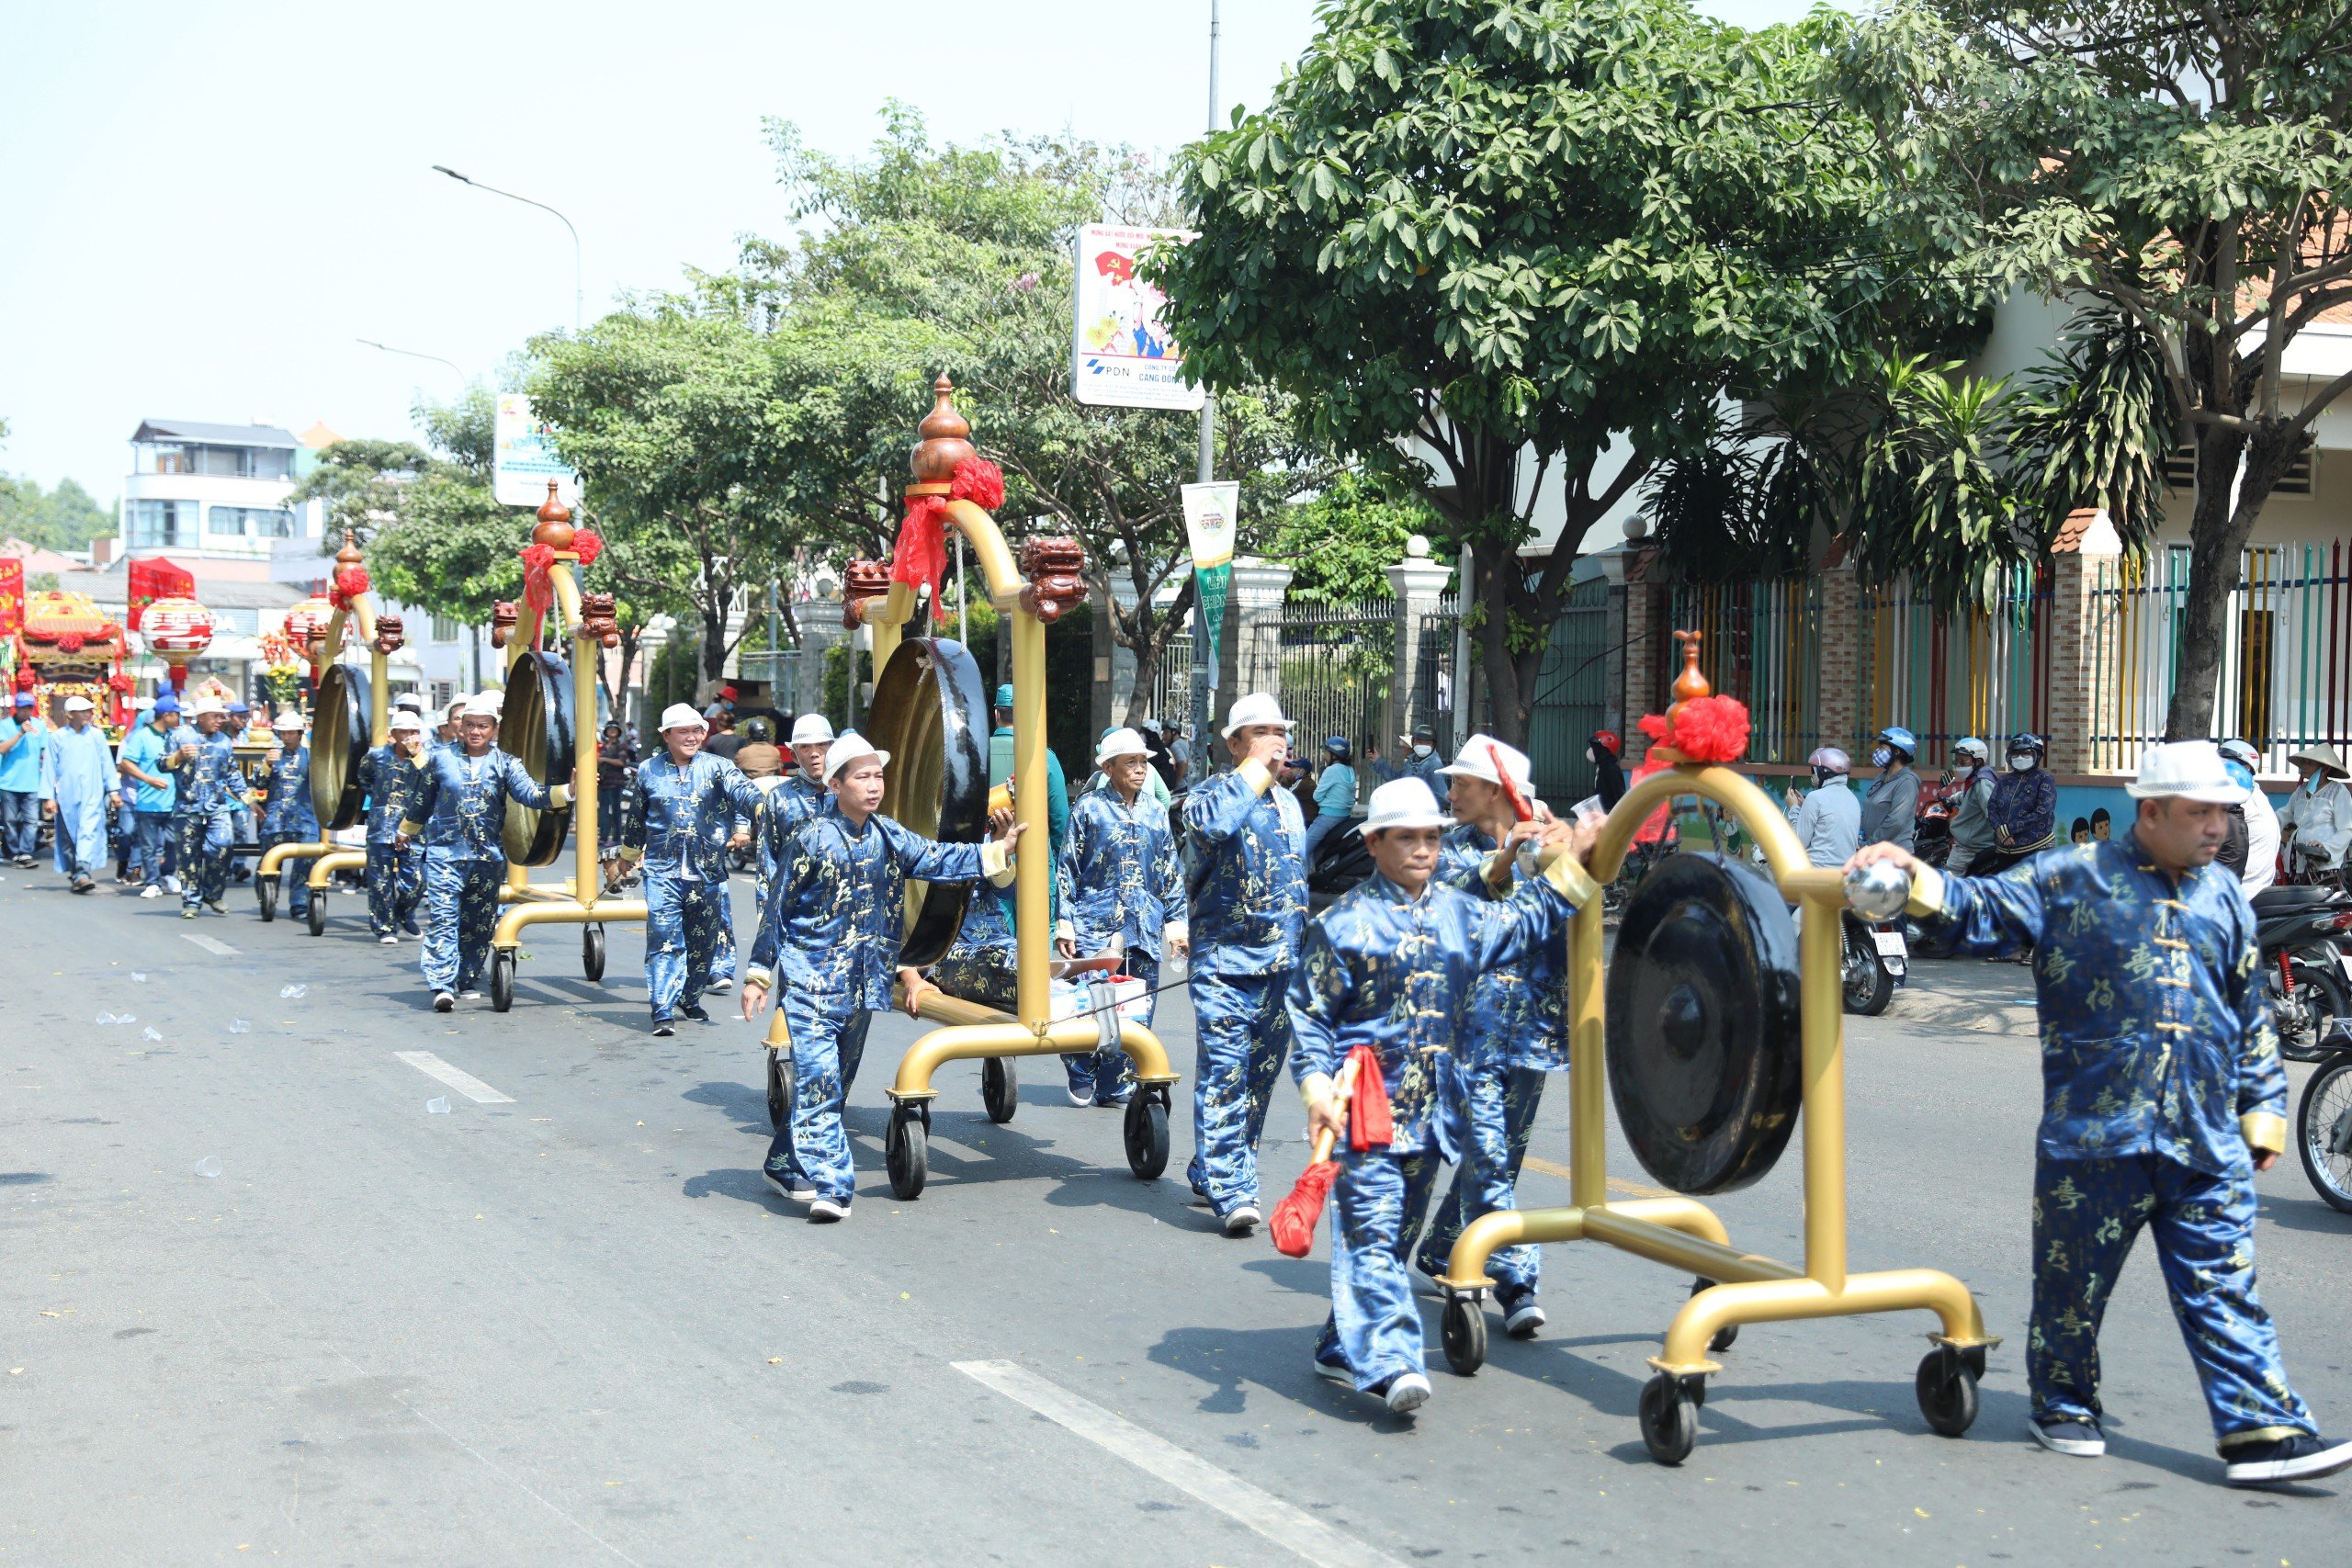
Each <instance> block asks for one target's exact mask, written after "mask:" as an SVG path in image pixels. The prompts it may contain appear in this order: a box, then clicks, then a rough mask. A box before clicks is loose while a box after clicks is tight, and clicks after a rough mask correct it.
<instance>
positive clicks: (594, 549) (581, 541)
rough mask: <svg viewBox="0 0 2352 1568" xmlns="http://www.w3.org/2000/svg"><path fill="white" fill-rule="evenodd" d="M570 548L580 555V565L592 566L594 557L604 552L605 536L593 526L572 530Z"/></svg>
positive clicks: (594, 562) (594, 561) (594, 560)
mask: <svg viewBox="0 0 2352 1568" xmlns="http://www.w3.org/2000/svg"><path fill="white" fill-rule="evenodd" d="M571 548H572V551H573V553H574V554H576V555H578V556H579V557H580V564H581V565H582V566H594V565H595V564H596V558H597V557H598V556H600V555H603V554H604V553H605V536H603V535H602V534H599V533H597V532H596V530H594V528H576V529H574V530H572V535H571Z"/></svg>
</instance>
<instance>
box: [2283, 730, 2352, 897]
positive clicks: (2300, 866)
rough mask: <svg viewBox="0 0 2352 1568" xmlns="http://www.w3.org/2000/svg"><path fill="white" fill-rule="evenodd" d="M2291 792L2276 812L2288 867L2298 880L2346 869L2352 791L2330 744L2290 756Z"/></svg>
mask: <svg viewBox="0 0 2352 1568" xmlns="http://www.w3.org/2000/svg"><path fill="white" fill-rule="evenodd" d="M2287 761H2290V762H2292V763H2293V764H2294V765H2295V773H2296V774H2297V780H2298V782H2297V783H2296V785H2295V793H2294V794H2292V795H2289V796H2288V797H2287V804H2286V805H2285V806H2284V807H2281V808H2280V809H2279V812H2278V832H2279V836H2280V838H2281V839H2282V840H2284V841H2285V844H2286V848H2287V865H2288V869H2290V871H2292V872H2293V873H2294V874H2296V875H2297V876H2299V877H2312V876H2328V875H2333V874H2335V873H2336V872H2339V871H2341V870H2342V869H2343V868H2344V852H2345V849H2346V846H2348V845H2352V790H2347V789H2346V788H2345V787H2344V781H2345V779H2346V777H2347V776H2352V774H2347V773H2346V771H2345V767H2344V759H2343V758H2341V757H2339V756H2337V755H2336V754H2335V747H2333V746H2326V745H2320V746H2307V747H2305V748H2304V749H2303V750H2300V751H2295V752H2290V754H2289V755H2288V758H2287Z"/></svg>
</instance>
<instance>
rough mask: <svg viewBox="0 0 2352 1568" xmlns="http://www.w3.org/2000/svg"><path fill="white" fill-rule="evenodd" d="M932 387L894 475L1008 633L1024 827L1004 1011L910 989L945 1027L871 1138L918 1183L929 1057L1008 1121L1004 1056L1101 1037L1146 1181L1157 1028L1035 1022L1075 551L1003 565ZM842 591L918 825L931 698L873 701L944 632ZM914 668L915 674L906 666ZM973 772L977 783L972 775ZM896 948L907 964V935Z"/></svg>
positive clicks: (887, 600)
mask: <svg viewBox="0 0 2352 1568" xmlns="http://www.w3.org/2000/svg"><path fill="white" fill-rule="evenodd" d="M933 392H934V394H935V398H936V401H935V404H934V406H933V409H932V412H931V413H930V414H929V415H928V416H927V417H926V418H925V419H924V420H923V422H922V426H921V434H922V437H923V439H922V441H921V443H919V444H918V445H917V446H916V447H915V449H914V455H913V461H912V467H913V469H914V477H915V481H916V482H915V483H913V484H911V485H910V486H909V487H908V488H907V492H906V493H907V495H908V498H909V499H910V500H914V499H916V498H920V497H925V496H945V497H949V499H948V501H947V502H946V513H945V518H946V521H947V522H948V523H950V524H952V525H954V526H955V527H956V529H957V530H958V531H960V532H961V533H962V535H963V536H964V540H965V543H966V544H967V546H968V547H970V549H971V552H972V556H973V558H974V559H975V560H976V561H977V562H978V566H979V569H980V574H981V576H982V578H983V579H984V580H985V581H986V583H987V585H988V593H989V602H990V603H991V604H994V605H995V606H996V608H997V610H998V612H999V613H1000V614H1001V615H1003V616H1004V618H1005V622H1006V624H1007V625H1008V626H1010V627H1011V630H1012V695H1013V710H1012V758H1013V761H1012V773H1013V777H1014V779H1015V780H1016V781H1018V783H1019V784H1020V785H1021V786H1022V787H1020V788H1019V789H1018V790H1017V791H1016V792H1015V795H1014V802H1013V809H1014V810H1015V812H1016V813H1017V814H1018V820H1019V821H1020V822H1021V824H1022V825H1023V829H1024V831H1023V833H1022V836H1021V842H1020V844H1019V846H1018V847H1017V848H1016V849H1015V851H1014V880H1013V917H1014V926H1013V930H1014V936H1015V941H1016V944H1017V949H1018V957H1017V959H1016V963H1015V985H1016V994H1015V1006H1014V1013H1013V1016H1010V1017H1008V1016H1007V1015H1006V1014H1004V1013H1002V1012H1000V1011H998V1010H995V1009H993V1008H989V1007H984V1006H982V1005H980V1004H979V1003H977V1002H971V1001H967V1000H964V999H962V998H956V997H951V996H949V995H947V994H946V993H945V992H944V991H941V990H938V989H936V988H933V987H925V988H923V989H922V990H921V991H920V992H918V993H917V996H916V998H915V1004H914V1010H915V1015H916V1016H917V1017H919V1018H924V1019H929V1020H931V1021H934V1022H937V1023H940V1024H944V1025H945V1026H946V1027H944V1028H940V1029H934V1030H933V1031H931V1032H929V1033H927V1034H925V1035H923V1036H922V1038H921V1039H919V1040H917V1041H916V1042H915V1043H914V1044H913V1045H912V1046H911V1047H910V1048H909V1050H908V1052H907V1054H906V1055H905V1056H904V1057H903V1058H901V1059H900V1061H899V1072H898V1077H897V1078H896V1079H895V1080H894V1081H893V1082H892V1083H891V1085H890V1089H889V1095H890V1107H891V1109H890V1123H889V1128H888V1136H887V1138H886V1141H885V1145H884V1146H885V1149H886V1152H887V1155H888V1168H889V1173H890V1189H891V1190H892V1191H893V1192H895V1193H897V1194H898V1196H899V1198H901V1199H912V1198H914V1197H915V1196H916V1195H918V1194H919V1193H921V1192H922V1189H923V1183H924V1181H925V1179H926V1178H927V1172H928V1162H929V1144H930V1132H931V1102H932V1100H933V1098H934V1097H935V1096H936V1094H937V1092H938V1091H937V1090H936V1089H933V1087H932V1075H933V1073H934V1072H935V1071H937V1069H938V1068H939V1066H941V1065H942V1064H943V1063H946V1062H956V1061H978V1062H980V1063H982V1064H983V1066H982V1069H981V1099H982V1102H983V1104H984V1105H985V1106H986V1108H987V1111H988V1115H989V1120H990V1121H993V1122H1009V1121H1011V1120H1012V1115H1013V1111H1014V1110H1015V1109H1016V1107H1017V1106H1018V1103H1019V1100H1018V1093H1017V1089H1016V1086H1015V1083H1014V1078H1013V1072H1012V1059H1013V1058H1015V1057H1020V1056H1053V1055H1059V1054H1061V1053H1063V1052H1074V1051H1092V1050H1095V1049H1097V1048H1099V1047H1100V1046H1102V1045H1103V1044H1105V1043H1116V1044H1117V1045H1118V1046H1119V1047H1120V1048H1121V1049H1123V1050H1125V1052H1126V1054H1127V1055H1129V1056H1131V1057H1133V1058H1134V1060H1135V1066H1136V1093H1135V1098H1134V1099H1133V1100H1129V1101H1128V1102H1127V1108H1126V1120H1125V1145H1126V1154H1127V1166H1128V1168H1129V1169H1131V1170H1133V1171H1134V1172H1135V1174H1136V1176H1137V1177H1138V1178H1139V1179H1143V1180H1145V1181H1151V1180H1156V1179H1158V1178H1159V1174H1160V1173H1161V1172H1162V1171H1164V1170H1165V1169H1167V1168H1168V1107H1169V1100H1170V1089H1172V1087H1173V1086H1174V1084H1175V1082H1176V1074H1175V1071H1174V1070H1173V1069H1172V1068H1170V1066H1169V1065H1168V1053H1167V1052H1166V1051H1165V1050H1164V1049H1162V1048H1161V1046H1160V1043H1159V1038H1158V1036H1156V1035H1154V1034H1153V1033H1152V1032H1151V1031H1150V1030H1148V1029H1147V1028H1145V1027H1144V1026H1143V1025H1142V1024H1139V1023H1136V1022H1132V1021H1128V1020H1125V1019H1122V1018H1120V1017H1119V1016H1118V1015H1117V1014H1116V1013H1115V1012H1106V1013H1103V1014H1100V1015H1098V1016H1094V1017H1081V1018H1076V1019H1069V1020H1065V1021H1062V1022H1059V1023H1055V1022H1052V1021H1050V1014H1051V1002H1050V993H1049V987H1048V981H1049V978H1050V975H1049V969H1048V965H1049V964H1050V962H1051V954H1052V945H1053V928H1052V919H1051V913H1050V911H1051V900H1050V891H1051V888H1052V885H1053V876H1054V867H1053V861H1052V854H1053V846H1052V840H1051V837H1050V833H1049V830H1048V825H1047V818H1046V802H1047V791H1046V625H1047V623H1048V622H1050V621H1053V620H1056V619H1057V618H1059V616H1060V615H1061V614H1062V612H1063V611H1064V609H1066V608H1067V607H1068V605H1069V604H1071V603H1074V602H1075V597H1076V596H1078V595H1081V594H1082V592H1083V590H1082V589H1081V588H1080V586H1079V585H1078V583H1077V581H1076V578H1075V572H1076V570H1077V564H1078V562H1079V561H1080V560H1081V559H1082V558H1080V557H1079V556H1078V555H1077V547H1076V546H1075V545H1074V544H1072V543H1071V542H1069V541H1068V540H1053V539H1032V540H1030V541H1028V542H1027V543H1026V544H1024V545H1023V550H1022V565H1023V569H1024V570H1026V571H1027V572H1028V577H1027V578H1026V579H1024V578H1023V575H1022V573H1021V572H1020V571H1016V570H1014V564H1013V556H1012V550H1011V548H1010V547H1008V546H1007V545H1006V543H1005V539H1004V535H1003V534H1002V533H1001V532H1000V531H999V530H998V528H997V525H996V520H995V519H994V518H992V517H990V516H989V514H988V513H987V512H986V511H984V510H982V509H981V508H980V507H979V506H978V505H976V504H974V503H973V502H970V501H968V500H964V499H960V498H956V497H955V496H954V494H953V491H954V489H955V486H954V484H953V482H952V481H953V480H954V479H955V476H956V468H957V466H958V465H959V464H961V463H963V462H965V461H967V459H969V458H971V457H974V456H975V454H974V452H973V449H972V445H971V443H970V442H969V441H968V440H967V439H966V437H967V435H969V434H970V433H971V426H970V424H969V423H967V422H966V421H965V419H964V417H963V416H962V415H961V414H959V413H958V412H956V406H955V388H954V387H953V385H952V384H950V382H949V381H948V379H947V378H946V377H944V376H942V377H940V378H939V379H938V380H937V381H936V382H935V383H934V384H933ZM849 588H850V596H849V604H848V605H847V606H846V608H847V611H848V613H849V615H853V616H854V617H856V619H857V620H858V621H859V622H861V623H862V624H864V625H865V626H870V627H872V628H873V631H874V669H875V672H876V681H875V694H876V697H875V711H874V713H873V714H872V715H871V716H870V718H871V720H872V721H873V729H872V732H871V733H870V735H869V739H872V740H873V741H874V742H875V743H876V745H877V746H879V747H880V748H882V749H883V750H888V751H889V752H890V753H891V767H890V783H889V789H888V794H887V795H886V796H885V797H884V800H883V803H882V809H883V811H884V812H885V813H887V814H888V815H889V816H891V817H894V818H898V819H899V820H901V821H911V822H912V823H913V825H915V826H917V827H918V828H920V827H921V826H922V823H921V820H920V807H919V806H918V807H917V808H916V809H915V810H910V809H909V807H910V805H913V804H914V801H913V797H915V796H917V795H920V794H921V793H922V792H923V791H924V790H926V789H927V788H928V787H930V786H931V785H933V784H934V783H935V781H937V780H938V779H939V777H940V776H941V773H942V770H943V761H942V758H941V756H940V752H941V749H942V746H943V743H944V739H945V738H944V736H943V734H942V728H943V727H942V725H941V724H940V722H939V720H938V715H937V713H936V711H935V710H932V711H926V710H925V708H924V707H923V705H922V702H921V701H920V700H916V701H910V702H905V703H901V702H899V701H897V700H895V699H893V700H888V701H886V698H893V694H903V693H912V692H914V691H916V689H917V688H918V687H920V686H922V685H923V684H925V681H926V680H928V681H929V682H933V683H935V684H936V685H937V686H939V687H941V688H944V687H946V686H947V685H949V684H950V683H951V680H952V677H951V676H950V674H949V673H948V672H947V671H944V670H940V669H936V668H934V666H935V665H936V664H937V662H938V661H939V659H940V653H941V650H942V649H943V648H954V647H955V645H953V644H945V645H941V644H935V643H933V642H932V641H931V640H930V639H925V638H915V639H906V640H902V632H901V628H902V627H903V626H905V625H906V624H907V623H908V622H909V621H910V620H912V619H913V618H914V616H915V614H916V611H917V605H916V602H915V595H914V590H913V589H912V588H911V587H910V586H909V585H908V584H907V583H904V582H892V583H889V584H888V589H887V591H885V590H884V588H883V586H882V583H881V582H880V581H878V577H877V575H876V574H870V573H865V572H860V571H859V570H857V569H855V568H853V570H852V572H851V574H850V582H849ZM861 589H863V590H864V592H860V590H861ZM953 657H954V658H956V659H957V660H961V661H962V664H963V666H964V668H966V669H967V670H968V669H969V667H970V660H969V658H968V656H967V655H964V654H963V652H962V650H961V649H956V653H955V655H954V656H953ZM919 672H920V673H921V674H922V677H923V678H922V679H919V678H917V677H918V674H919ZM980 724H981V741H980V744H981V746H982V748H983V750H985V745H986V739H985V738H986V733H987V731H986V708H985V705H983V706H982V707H981V710H980ZM980 784H981V787H982V789H983V791H984V790H985V785H986V775H985V773H983V774H982V775H981V779H980ZM983 815H984V813H983ZM930 896H932V895H931V893H930V890H928V889H925V888H923V887H922V885H920V884H914V885H910V886H909V888H908V906H909V925H910V929H912V928H913V927H914V926H915V925H916V923H917V916H918V915H919V913H920V910H921V908H922V900H923V899H925V898H926V897H930ZM952 935H953V929H952V923H951V924H950V926H949V929H947V930H946V931H944V932H939V933H935V936H936V940H937V942H938V943H939V944H940V945H941V946H942V947H944V942H945V940H946V938H947V937H949V936H952ZM904 956H905V957H907V958H908V959H909V960H910V961H918V955H917V954H916V953H914V952H913V951H912V948H911V945H910V949H909V951H908V952H907V953H905V954H904ZM933 956H935V955H933ZM920 961H921V962H929V961H930V960H928V959H922V960H920ZM899 1003H900V1005H901V1006H903V1005H905V996H904V993H903V991H901V992H900V994H899ZM767 1043H768V1045H769V1046H770V1048H771V1052H772V1055H771V1056H770V1066H771V1072H770V1078H769V1100H770V1106H771V1110H772V1111H778V1110H780V1109H782V1108H781V1107H780V1106H779V1099H780V1097H779V1093H778V1086H777V1077H776V1074H775V1056H774V1055H773V1052H774V1051H775V1049H776V1048H779V1047H784V1048H788V1046H787V1043H786V1038H785V1034H784V1010H783V1009H782V1008H781V1007H778V1008H777V1010H776V1013H775V1020H774V1021H772V1022H771V1023H770V1025H769V1029H768V1036H767Z"/></svg>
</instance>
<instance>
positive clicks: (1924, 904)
mask: <svg viewBox="0 0 2352 1568" xmlns="http://www.w3.org/2000/svg"><path fill="white" fill-rule="evenodd" d="M1911 901H1912V908H1913V910H1914V911H1915V912H1916V913H1918V914H1922V915H1931V916H1934V917H1935V918H1936V919H1937V921H1938V925H1939V930H1938V931H1936V933H1935V934H1936V935H1937V936H1939V938H1940V940H1941V942H1942V943H1943V945H1944V946H1945V947H1946V948H1947V949H1948V950H1951V951H1957V952H1961V953H1979V954H1984V955H1987V956H1992V955H1997V954H2000V953H2016V952H2019V951H2023V950H2029V949H2030V951H2031V952H2032V953H2033V975H2034V987H2035V990H2036V992H2037V994H2038V997H2039V1000H2040V1004H2041V1097H2042V1098H2041V1106H2042V1109H2041V1134H2040V1139H2039V1147H2040V1151H2041V1156H2042V1157H2043V1158H2045V1159H2112V1158H2116V1157H2119V1156H2127V1155H2148V1154H2154V1155H2161V1156H2164V1157H2165V1158H2166V1159H2170V1160H2174V1161H2177V1162H2178V1163H2179V1164H2182V1165H2185V1166H2188V1167H2189V1168H2192V1169H2195V1170H2200V1171H2203V1172H2204V1173H2205V1174H2207V1175H2208V1176H2244V1175H2245V1174H2247V1173H2248V1172H2249V1171H2250V1170H2251V1168H2252V1162H2251V1160H2250V1158H2249V1156H2248V1155H2247V1153H2246V1148H2247V1145H2248V1144H2250V1143H2251V1144H2253V1145H2256V1146H2257V1147H2262V1148H2268V1149H2283V1148H2284V1147H2285V1146H2286V1126H2287V1123H2286V1115H2285V1113H2286V1109H2287V1071H2286V1068H2285V1066H2283V1065H2282V1064H2281V1063H2280V1061H2279V1058H2278V1035H2277V1033H2276V1032H2274V1031H2273V1030H2272V1029H2271V1027H2270V1010H2269V1007H2268V1004H2267V1002H2266V1001H2265V999H2264V990H2263V982H2262V975H2261V970H2260V963H2259V958H2258V953H2257V949H2256V944H2255V936H2254V932H2255V921H2254V910H2253V908H2252V907H2251V906H2250V905H2248V904H2247V902H2246V897H2245V891H2244V889H2243V888H2242V887H2241V886H2239V883H2238V879H2237V878H2236V877H2235V876H2234V875H2233V874H2231V873H2230V872H2229V871H2227V870H2226V869H2224V868H2222V867H2221V866H2219V865H2212V866H2208V867H2206V868H2205V869H2203V870H2202V871H2192V872H2188V873H2187V874H2184V875H2183V876H2182V877H2181V878H2180V879H2179V881H2178V883H2177V884H2176V883H2175V882H2174V880H2173V878H2172V877H2171V876H2169V875H2167V874H2165V873H2164V872H2162V871H2159V870H2157V869H2156V866H2155V863H2154V862H2153V861H2151V860H2150V859H2149V858H2148V856H2147V855H2146V854H2144V853H2143V852H2142V851H2141V849H2140V844H2139V840H2138V839H2137V837H2135V836H2134V835H2133V834H2131V833H2129V832H2126V833H2123V834H2121V835H2120V836H2118V837H2117V838H2114V839H2112V840H2109V841H2108V842H2106V843H2096V842H2094V843H2088V844H2073V845H2068V846H2066V847H2064V848H2062V849H2054V850H2049V851H2045V852H2043V853H2041V854H2039V855H2036V856H2035V857H2034V858H2033V859H2031V860H2030V861H2027V862H2026V863H2023V864H2022V865H2018V866H2014V867H2012V868H2011V869H2009V870H2008V871H2006V872H2004V873H2002V874H2000V875H1998V876H1986V877H1976V876H1946V875H1943V874H1941V873H1939V872H1933V871H1928V872H1923V873H1920V874H1917V875H1916V876H1915V878H1914V880H1913V882H1912V896H1911Z"/></svg>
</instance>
